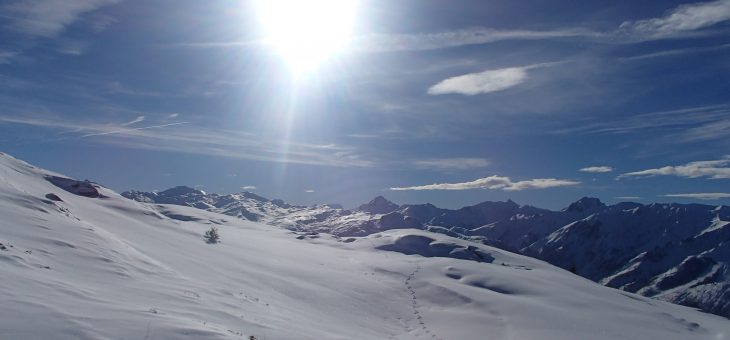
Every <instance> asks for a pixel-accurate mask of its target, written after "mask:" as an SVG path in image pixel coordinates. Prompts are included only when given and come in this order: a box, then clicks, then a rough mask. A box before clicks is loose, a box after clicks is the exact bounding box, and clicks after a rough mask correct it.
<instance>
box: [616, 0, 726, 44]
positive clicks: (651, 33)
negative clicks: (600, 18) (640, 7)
mask: <svg viewBox="0 0 730 340" xmlns="http://www.w3.org/2000/svg"><path fill="white" fill-rule="evenodd" d="M727 20H730V0H717V1H710V2H700V3H694V4H685V5H681V6H679V7H677V8H675V9H673V10H672V11H670V12H669V13H667V15H665V16H663V17H660V18H651V19H645V20H638V21H626V22H624V23H622V24H621V26H620V28H619V31H620V32H624V33H628V34H631V35H638V36H639V37H643V38H644V39H662V38H672V37H676V36H681V35H682V34H684V33H687V32H690V31H694V30H698V29H702V28H706V27H710V26H712V25H715V24H718V23H721V22H724V21H727Z"/></svg>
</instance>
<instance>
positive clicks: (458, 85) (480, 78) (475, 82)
mask: <svg viewBox="0 0 730 340" xmlns="http://www.w3.org/2000/svg"><path fill="white" fill-rule="evenodd" d="M526 80H527V68H525V67H509V68H502V69H496V70H487V71H484V72H479V73H470V74H465V75H461V76H457V77H452V78H448V79H444V80H442V81H440V82H438V83H437V84H436V85H433V86H431V87H430V88H429V89H428V94H430V95H439V94H463V95H466V96H473V95H477V94H484V93H490V92H497V91H502V90H506V89H508V88H510V87H513V86H517V85H519V84H522V83H523V82H525V81H526Z"/></svg>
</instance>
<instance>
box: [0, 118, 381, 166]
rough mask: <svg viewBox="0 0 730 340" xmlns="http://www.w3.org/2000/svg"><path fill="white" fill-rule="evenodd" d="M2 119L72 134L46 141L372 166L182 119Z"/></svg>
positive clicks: (342, 149) (334, 152) (341, 153)
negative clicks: (127, 124) (133, 124)
mask: <svg viewBox="0 0 730 340" xmlns="http://www.w3.org/2000/svg"><path fill="white" fill-rule="evenodd" d="M2 123H11V124H23V125H30V126H37V127H43V128H48V129H54V130H60V131H61V132H63V133H64V134H65V135H66V136H71V137H63V138H60V139H54V140H48V141H49V142H50V141H53V142H58V141H59V140H69V139H73V138H90V137H94V138H92V139H91V140H92V141H94V142H97V143H103V144H108V145H114V146H118V147H125V148H131V149H143V150H158V151H169V152H178V153H189V154H197V155H207V156H218V157H227V158H237V159H248V160H258V161H266V162H278V163H293V164H310V165H321V166H333V167H371V166H373V164H374V162H373V161H371V160H368V159H364V158H363V157H362V156H361V155H360V154H359V153H358V152H356V150H355V149H354V148H352V147H348V146H341V145H335V144H311V143H299V142H293V141H282V140H273V139H267V138H263V137H261V136H259V135H256V134H253V133H247V132H241V131H230V130H220V129H210V128H204V127H200V126H193V124H189V123H187V122H176V123H169V124H160V125H152V126H144V127H139V128H124V127H121V126H119V125H110V124H100V123H89V122H73V121H68V120H59V119H53V118H48V117H12V116H11V117H2V116H0V124H2Z"/></svg>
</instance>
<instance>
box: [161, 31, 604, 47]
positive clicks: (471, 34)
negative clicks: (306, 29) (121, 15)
mask: <svg viewBox="0 0 730 340" xmlns="http://www.w3.org/2000/svg"><path fill="white" fill-rule="evenodd" d="M601 35H602V34H601V33H597V32H593V31H590V30H586V29H581V28H574V29H558V30H543V31H533V30H498V29H493V28H486V27H474V28H468V29H461V30H455V31H445V32H436V33H416V34H367V35H361V36H356V37H354V38H352V40H351V41H350V45H351V48H350V49H351V51H353V52H365V53H378V52H398V51H427V50H438V49H444V48H454V47H460V46H470V45H483V44H489V43H493V42H497V41H505V40H542V39H564V38H596V37H600V36H601ZM269 45H270V42H269V41H267V40H266V39H254V40H246V41H215V42H182V43H174V44H169V45H167V46H169V47H182V48H240V47H267V46H269Z"/></svg>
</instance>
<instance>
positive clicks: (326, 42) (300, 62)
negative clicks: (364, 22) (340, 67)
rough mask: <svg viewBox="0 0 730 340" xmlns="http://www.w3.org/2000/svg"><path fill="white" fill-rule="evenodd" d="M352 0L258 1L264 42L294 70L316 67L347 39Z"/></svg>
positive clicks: (353, 0)
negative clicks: (264, 34)
mask: <svg viewBox="0 0 730 340" xmlns="http://www.w3.org/2000/svg"><path fill="white" fill-rule="evenodd" d="M355 11H356V1H355V0H306V1H305V0H259V1H258V12H259V13H258V14H259V18H260V20H261V24H262V25H263V28H264V29H265V32H266V38H265V42H266V43H267V44H268V45H270V46H272V47H273V48H274V49H275V50H276V51H277V53H278V54H279V55H280V56H281V57H282V58H283V59H284V60H285V61H286V62H287V63H288V64H289V66H290V67H291V68H292V69H293V70H295V71H309V70H312V69H314V68H317V67H318V66H319V65H321V64H322V63H323V62H325V61H327V60H328V59H330V58H331V57H333V56H334V55H336V54H337V53H340V52H342V51H344V50H345V49H346V47H347V45H348V43H349V41H350V36H351V34H352V30H353V26H354V21H355Z"/></svg>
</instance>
